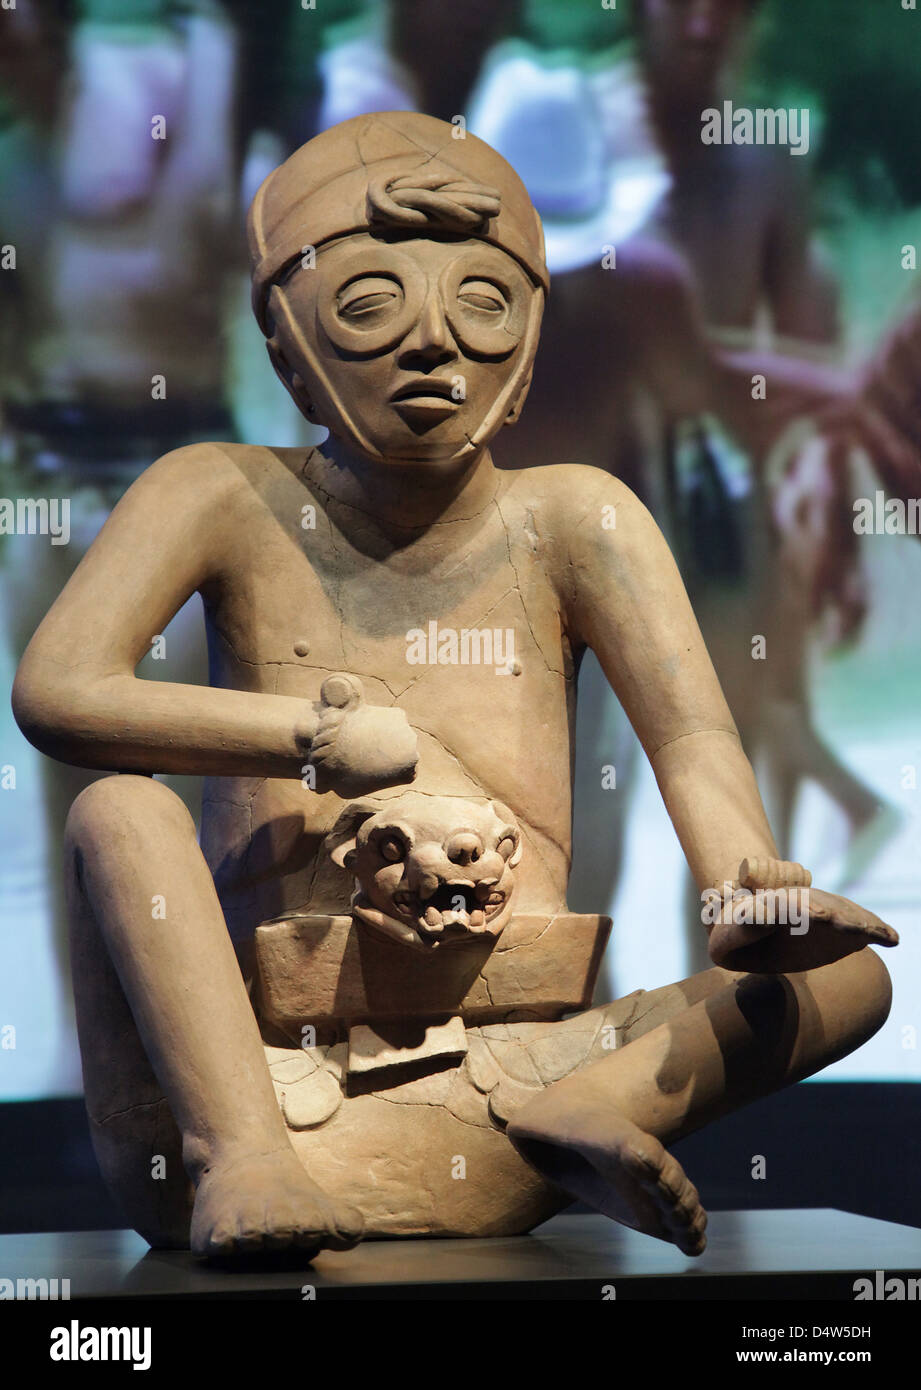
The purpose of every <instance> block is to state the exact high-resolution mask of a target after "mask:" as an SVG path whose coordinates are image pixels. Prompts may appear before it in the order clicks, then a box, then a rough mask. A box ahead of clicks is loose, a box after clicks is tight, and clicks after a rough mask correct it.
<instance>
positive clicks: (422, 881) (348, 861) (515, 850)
mask: <svg viewBox="0 0 921 1390" xmlns="http://www.w3.org/2000/svg"><path fill="white" fill-rule="evenodd" d="M326 847H327V849H328V851H329V853H330V856H331V858H332V860H333V862H334V863H335V864H338V865H340V866H341V867H342V868H345V869H348V870H349V871H350V872H351V873H352V874H353V875H354V877H355V880H356V889H355V893H354V895H353V897H352V913H353V915H354V917H356V918H357V919H358V920H359V921H362V922H364V923H366V924H367V925H368V926H371V927H374V928H376V929H377V930H378V931H381V932H384V933H385V934H386V935H387V936H389V937H391V938H392V939H394V940H397V941H402V942H404V943H405V944H406V945H409V946H414V947H417V948H421V949H424V950H430V949H432V948H433V947H439V946H447V945H457V944H461V943H463V942H468V941H472V940H476V939H479V938H482V937H483V936H484V935H489V936H492V937H497V936H498V935H499V933H500V932H501V931H502V929H503V927H504V926H505V925H506V923H507V922H508V920H509V917H510V916H511V903H512V892H513V889H514V880H515V874H514V871H515V867H516V865H517V864H518V862H519V860H520V858H521V832H520V830H519V828H518V824H517V822H516V820H515V817H514V816H513V815H512V813H511V811H510V810H509V809H508V807H507V806H503V804H502V803H501V802H499V801H484V802H474V801H466V800H462V799H461V798H459V797H448V796H426V795H424V794H422V793H419V792H406V793H404V795H402V796H399V797H395V798H394V799H393V800H389V801H386V802H383V803H381V802H377V801H357V802H353V803H352V804H351V805H350V806H348V807H346V809H345V810H344V811H343V813H342V815H341V816H340V817H339V819H338V821H337V822H336V824H335V825H334V826H333V829H332V830H331V831H330V833H329V835H328V836H327V838H326Z"/></svg>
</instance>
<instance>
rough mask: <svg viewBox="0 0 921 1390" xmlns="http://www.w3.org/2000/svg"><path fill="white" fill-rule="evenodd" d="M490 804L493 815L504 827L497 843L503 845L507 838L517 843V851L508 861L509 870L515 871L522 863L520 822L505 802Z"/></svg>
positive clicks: (515, 850)
mask: <svg viewBox="0 0 921 1390" xmlns="http://www.w3.org/2000/svg"><path fill="white" fill-rule="evenodd" d="M490 804H491V806H492V809H493V814H494V815H495V817H496V819H497V820H498V821H499V822H500V823H501V825H502V831H501V833H500V835H499V838H498V840H497V841H496V843H497V844H499V845H501V843H502V841H503V840H504V839H506V838H509V839H512V840H514V842H515V849H514V851H513V852H512V854H511V855H510V857H509V860H508V866H509V868H510V869H514V868H515V867H516V866H517V865H518V864H519V863H520V862H521V831H520V830H519V829H518V822H517V821H516V820H515V816H514V814H513V813H512V812H511V811H510V810H509V808H508V807H507V806H506V804H505V802H504V801H493V802H491V803H490Z"/></svg>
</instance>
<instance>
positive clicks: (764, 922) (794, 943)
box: [704, 859, 899, 974]
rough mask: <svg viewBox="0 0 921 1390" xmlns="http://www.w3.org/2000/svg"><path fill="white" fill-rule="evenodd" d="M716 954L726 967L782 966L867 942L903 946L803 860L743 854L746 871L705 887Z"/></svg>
mask: <svg viewBox="0 0 921 1390" xmlns="http://www.w3.org/2000/svg"><path fill="white" fill-rule="evenodd" d="M704 896H705V898H708V906H707V907H706V908H705V913H704V917H705V920H709V922H710V923H712V926H711V930H710V959H711V960H712V961H713V962H714V964H716V965H721V966H723V967H725V968H726V969H727V970H745V971H754V972H755V973H762V974H780V973H788V972H791V971H798V970H813V969H815V968H816V967H818V966H821V965H830V964H832V962H833V961H837V960H841V959H842V958H843V957H844V956H849V955H851V954H852V953H853V952H854V951H860V950H862V949H863V947H864V946H871V945H872V946H897V945H898V941H899V938H898V933H897V932H895V931H894V930H893V928H892V927H890V926H887V924H886V923H885V922H883V921H882V920H881V919H880V918H879V917H877V916H876V914H875V913H873V912H870V911H868V910H867V908H864V907H860V906H859V905H858V904H857V903H854V902H851V901H850V899H849V898H842V897H840V896H839V895H838V894H836V893H826V892H823V891H822V889H819V888H813V887H812V875H811V874H809V873H808V871H807V870H805V869H804V868H803V867H802V865H800V864H790V863H787V862H785V861H782V860H777V859H766V860H765V859H762V860H747V859H746V860H743V861H742V864H741V865H740V866H739V877H738V879H737V880H735V881H734V882H732V883H726V884H721V885H719V887H718V888H716V889H713V890H709V892H708V894H705V895H704Z"/></svg>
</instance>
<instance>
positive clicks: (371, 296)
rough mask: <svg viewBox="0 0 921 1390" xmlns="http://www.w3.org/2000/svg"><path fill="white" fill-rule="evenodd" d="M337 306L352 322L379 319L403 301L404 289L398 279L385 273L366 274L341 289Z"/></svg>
mask: <svg viewBox="0 0 921 1390" xmlns="http://www.w3.org/2000/svg"><path fill="white" fill-rule="evenodd" d="M336 303H337V308H338V310H339V313H340V315H341V317H342V318H344V319H349V320H351V321H352V322H359V323H360V322H361V321H362V320H363V319H365V320H367V319H372V320H375V321H376V320H377V319H378V318H380V317H381V315H382V314H383V315H386V313H387V312H388V311H390V310H393V309H397V308H399V307H400V306H401V305H402V303H403V291H402V290H401V288H400V286H399V284H398V283H397V282H396V280H390V279H388V278H387V277H386V276H383V275H366V276H364V277H363V278H362V279H360V280H353V281H352V282H351V284H349V285H346V286H345V288H344V289H341V290H340V291H339V294H338V295H337V298H336Z"/></svg>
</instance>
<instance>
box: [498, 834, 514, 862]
mask: <svg viewBox="0 0 921 1390" xmlns="http://www.w3.org/2000/svg"><path fill="white" fill-rule="evenodd" d="M517 848H518V841H517V840H516V839H515V837H514V835H503V837H502V839H501V840H500V841H499V844H498V846H497V849H498V851H499V853H500V854H501V855H502V858H503V859H511V857H512V855H513V854H514V853H515V850H516V849H517Z"/></svg>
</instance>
